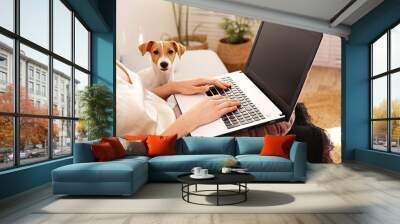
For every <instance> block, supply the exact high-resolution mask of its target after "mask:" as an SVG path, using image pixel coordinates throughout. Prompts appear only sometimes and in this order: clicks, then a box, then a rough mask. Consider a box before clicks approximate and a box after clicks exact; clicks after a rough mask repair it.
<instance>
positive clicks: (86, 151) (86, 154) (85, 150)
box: [74, 140, 101, 163]
mask: <svg viewBox="0 0 400 224" xmlns="http://www.w3.org/2000/svg"><path fill="white" fill-rule="evenodd" d="M100 142H101V141H100V140H93V141H88V142H79V143H75V148H74V163H88V162H94V161H96V158H95V157H94V154H93V152H92V150H91V148H90V146H91V145H92V144H99V143H100Z"/></svg>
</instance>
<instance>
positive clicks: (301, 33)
mask: <svg viewBox="0 0 400 224" xmlns="http://www.w3.org/2000/svg"><path fill="white" fill-rule="evenodd" d="M321 39H322V34H321V33H317V32H312V31H306V30H302V29H297V28H292V27H287V26H282V25H277V24H272V23H268V22H262V23H261V25H260V28H259V31H258V33H257V37H256V38H255V43H254V45H253V49H252V52H251V53H250V56H249V59H248V61H247V66H246V69H245V74H246V75H247V76H248V77H249V78H250V79H251V80H252V81H253V82H254V83H255V84H256V85H257V86H258V87H259V88H260V89H261V90H262V91H263V92H264V94H266V95H267V96H268V97H269V98H270V99H271V100H272V101H273V102H274V103H275V104H276V106H277V107H278V108H279V109H280V110H281V111H282V112H283V113H284V115H286V118H287V119H289V118H290V115H291V113H292V111H293V110H294V107H295V106H296V103H297V100H298V97H299V95H300V92H301V89H302V88H303V85H304V81H305V79H306V77H307V74H308V71H309V69H310V67H311V64H312V62H313V60H314V57H315V54H316V52H317V50H318V47H319V44H320V42H321Z"/></svg>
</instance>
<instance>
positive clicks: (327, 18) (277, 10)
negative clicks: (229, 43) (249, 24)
mask: <svg viewBox="0 0 400 224" xmlns="http://www.w3.org/2000/svg"><path fill="white" fill-rule="evenodd" d="M169 1H173V2H177V3H180V4H187V5H190V6H193V7H199V8H203V9H208V10H212V11H221V12H225V13H230V14H235V15H241V16H247V17H253V18H256V19H260V20H264V21H269V22H274V23H278V24H282V25H287V26H293V27H298V28H302V29H309V30H314V31H318V32H323V33H328V34H332V35H337V36H341V37H348V35H350V32H351V29H350V27H351V25H352V24H353V23H355V22H356V21H358V20H359V19H360V18H361V17H363V16H364V15H366V14H367V13H368V12H369V11H371V10H372V9H374V8H375V7H376V6H378V5H379V4H380V3H382V2H383V0H169ZM346 6H347V7H346ZM342 9H345V10H342Z"/></svg>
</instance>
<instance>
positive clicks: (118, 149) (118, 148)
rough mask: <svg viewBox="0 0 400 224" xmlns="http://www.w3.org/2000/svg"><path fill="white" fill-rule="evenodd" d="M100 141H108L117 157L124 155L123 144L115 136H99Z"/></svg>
mask: <svg viewBox="0 0 400 224" xmlns="http://www.w3.org/2000/svg"><path fill="white" fill-rule="evenodd" d="M101 142H108V143H110V145H111V146H112V148H113V149H114V152H115V155H116V156H117V157H118V158H121V157H125V156H126V151H125V149H124V146H122V144H121V142H120V141H119V139H118V138H117V137H108V138H101Z"/></svg>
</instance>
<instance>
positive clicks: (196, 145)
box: [177, 137, 235, 155]
mask: <svg viewBox="0 0 400 224" xmlns="http://www.w3.org/2000/svg"><path fill="white" fill-rule="evenodd" d="M177 147H178V152H177V153H178V154H184V155H202V154H225V155H235V139H234V138H233V137H184V138H182V139H180V140H179V141H178V144H177Z"/></svg>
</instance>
